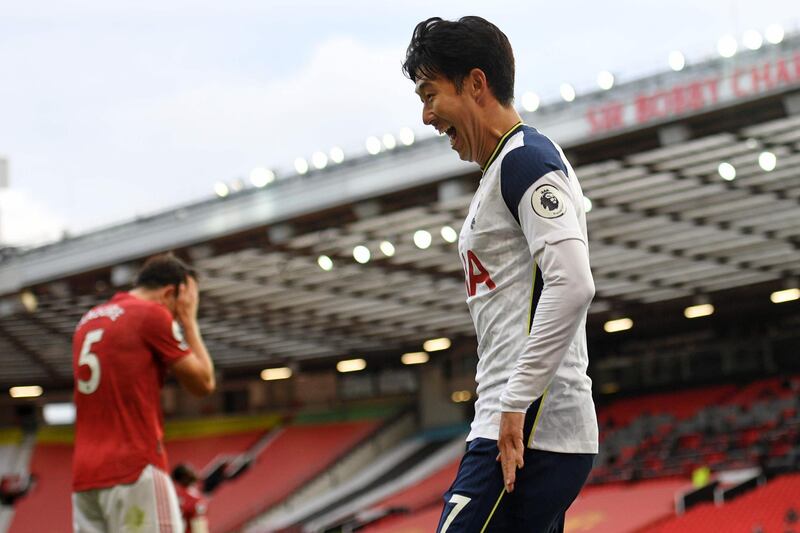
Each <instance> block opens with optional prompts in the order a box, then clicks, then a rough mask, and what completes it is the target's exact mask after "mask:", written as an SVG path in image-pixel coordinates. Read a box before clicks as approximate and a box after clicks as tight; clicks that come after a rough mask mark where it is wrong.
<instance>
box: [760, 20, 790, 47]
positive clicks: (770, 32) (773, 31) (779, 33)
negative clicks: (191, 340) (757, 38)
mask: <svg viewBox="0 0 800 533" xmlns="http://www.w3.org/2000/svg"><path fill="white" fill-rule="evenodd" d="M784 35H785V32H784V31H783V26H781V25H780V24H771V25H769V26H768V27H767V29H766V31H764V36H765V37H766V38H767V42H768V43H770V44H778V43H780V42H781V41H783V37H784Z"/></svg>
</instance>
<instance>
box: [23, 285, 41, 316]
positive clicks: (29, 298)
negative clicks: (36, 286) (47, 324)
mask: <svg viewBox="0 0 800 533" xmlns="http://www.w3.org/2000/svg"><path fill="white" fill-rule="evenodd" d="M19 300H20V302H22V307H24V308H25V310H26V311H27V312H29V313H35V312H36V310H37V309H38V308H39V300H38V298H36V295H35V294H33V293H32V292H31V291H29V290H25V291H22V292H21V293H20V295H19Z"/></svg>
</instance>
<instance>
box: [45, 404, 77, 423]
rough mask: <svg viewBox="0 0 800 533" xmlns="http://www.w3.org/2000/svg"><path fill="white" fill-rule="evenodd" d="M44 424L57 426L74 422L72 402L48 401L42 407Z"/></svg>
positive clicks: (73, 405)
mask: <svg viewBox="0 0 800 533" xmlns="http://www.w3.org/2000/svg"><path fill="white" fill-rule="evenodd" d="M42 416H43V417H44V421H45V423H46V424H48V425H50V426H59V425H66V424H74V423H75V404H74V403H72V402H59V403H48V404H45V406H44V407H43V408H42Z"/></svg>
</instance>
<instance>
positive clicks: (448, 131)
mask: <svg viewBox="0 0 800 533" xmlns="http://www.w3.org/2000/svg"><path fill="white" fill-rule="evenodd" d="M445 134H446V135H447V136H448V137H450V145H451V146H452V145H454V144H455V143H456V137H457V133H456V129H455V128H454V127H453V126H450V127H449V128H447V129H446V130H445Z"/></svg>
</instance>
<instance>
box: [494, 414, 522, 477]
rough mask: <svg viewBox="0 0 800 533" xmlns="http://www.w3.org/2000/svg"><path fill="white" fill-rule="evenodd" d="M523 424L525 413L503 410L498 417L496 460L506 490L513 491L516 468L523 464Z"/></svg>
mask: <svg viewBox="0 0 800 533" xmlns="http://www.w3.org/2000/svg"><path fill="white" fill-rule="evenodd" d="M524 425H525V413H506V412H504V413H503V414H502V415H501V417H500V435H499V436H498V439H497V447H498V448H499V449H500V453H499V454H498V455H497V460H498V461H500V465H501V466H502V468H503V482H504V483H505V486H506V491H507V492H514V481H516V478H517V468H522V467H523V466H525V460H524V454H525V443H524V442H522V427H523V426H524Z"/></svg>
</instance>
